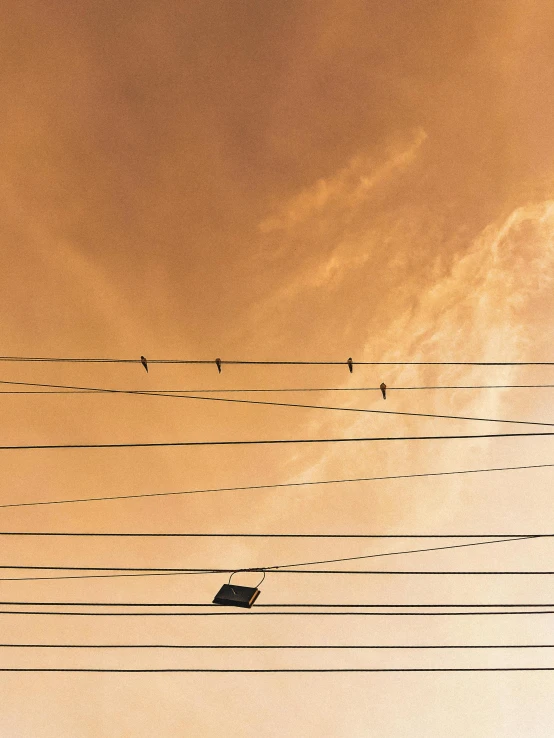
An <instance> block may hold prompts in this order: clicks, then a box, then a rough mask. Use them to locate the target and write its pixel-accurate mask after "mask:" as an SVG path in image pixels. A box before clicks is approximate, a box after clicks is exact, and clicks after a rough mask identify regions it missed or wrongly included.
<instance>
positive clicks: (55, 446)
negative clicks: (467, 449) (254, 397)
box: [0, 431, 554, 451]
mask: <svg viewBox="0 0 554 738" xmlns="http://www.w3.org/2000/svg"><path fill="white" fill-rule="evenodd" d="M538 436H554V431H533V432H531V433H480V434H462V435H440V436H364V437H361V438H278V439H275V438H273V439H267V440H259V439H258V440H255V441H155V442H148V443H140V442H138V443H47V444H46V443H45V444H23V445H10V446H7V445H6V446H0V451H39V450H42V451H44V450H50V451H52V450H60V449H72V450H77V449H81V450H82V449H92V448H95V449H98V448H162V447H163V448H167V447H199V446H268V445H277V444H298V443H300V444H303V443H310V444H315V443H362V442H364V443H365V442H371V441H445V440H467V439H473V438H531V437H538Z"/></svg>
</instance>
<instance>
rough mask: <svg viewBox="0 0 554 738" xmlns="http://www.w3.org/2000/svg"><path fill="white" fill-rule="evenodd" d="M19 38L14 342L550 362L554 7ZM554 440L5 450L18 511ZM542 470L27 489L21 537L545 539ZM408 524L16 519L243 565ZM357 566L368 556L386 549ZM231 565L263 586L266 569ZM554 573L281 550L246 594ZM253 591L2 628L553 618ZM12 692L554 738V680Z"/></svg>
mask: <svg viewBox="0 0 554 738" xmlns="http://www.w3.org/2000/svg"><path fill="white" fill-rule="evenodd" d="M0 28H1V31H0V60H1V64H0V90H1V99H2V104H1V105H0V131H1V133H0V207H1V217H0V238H1V244H2V245H1V249H0V289H1V294H2V297H3V299H2V300H1V301H0V321H1V327H2V340H1V349H0V353H1V354H3V355H5V356H75V357H102V356H104V357H121V358H136V359H138V358H139V356H140V355H141V354H144V355H146V356H147V357H149V358H158V359H164V358H165V359H174V358H183V359H184V358H191V359H215V357H216V356H219V357H221V358H222V359H223V360H225V359H253V360H256V359H257V360H266V359H267V360H271V359H274V360H279V359H284V360H287V359H288V360H304V361H310V360H315V361H317V360H329V361H346V359H347V358H348V357H349V356H352V357H353V358H354V361H356V360H357V361H519V362H524V361H549V360H552V358H553V357H552V351H551V345H552V327H551V326H552V314H553V308H554V292H553V289H552V285H553V266H554V179H553V175H554V137H553V136H552V131H553V130H554V106H553V105H552V99H553V93H554V46H553V43H552V40H553V38H554V6H553V4H552V3H551V2H550V1H549V0H496V1H492V0H466V1H465V2H462V3H460V2H455V1H454V0H442V2H431V1H430V0H421V1H417V0H409V1H406V0H387V2H376V1H374V0H365V1H363V2H362V0H358V1H356V0H340V1H339V0H336V1H334V0H320V1H319V2H305V1H304V0H295V2H289V1H288V0H279V1H278V2H273V3H268V2H254V1H252V0H243V1H242V2H238V1H235V0H227V2H200V1H196V0H185V1H184V2H169V1H167V2H164V1H163V0H156V2H153V3H152V2H143V1H142V0H135V2H133V3H123V2H118V3H115V2H107V1H104V0H96V1H95V2H91V1H90V0H82V1H81V2H67V1H65V0H50V1H48V2H46V1H45V0H40V2H39V1H38V0H35V1H33V0H30V1H29V2H25V3H21V2H15V1H14V0H5V2H4V3H3V4H2V7H1V9H0ZM0 379H1V380H3V381H9V380H13V381H29V382H39V383H40V382H43V383H55V384H69V385H71V384H76V385H80V386H92V387H114V388H115V387H119V388H125V389H214V388H220V387H221V388H222V389H233V388H234V389H236V388H243V387H250V388H272V387H273V388H284V387H289V388H293V387H377V386H378V385H379V383H380V382H381V381H383V380H384V381H385V382H386V383H387V385H389V387H390V388H394V387H395V386H408V385H465V384H539V383H544V384H552V383H553V381H552V369H551V368H546V369H540V368H536V367H535V368H519V369H517V368H513V367H512V368H481V369H470V368H463V367H421V368H418V367H406V368H402V367H359V366H355V367H354V372H353V374H352V375H350V374H349V372H348V369H347V367H346V365H345V366H340V367H298V366H290V367H263V366H254V367H238V366H229V365H224V368H223V373H222V374H221V375H219V374H218V373H217V369H216V366H215V364H213V365H202V366H167V365H165V366H162V365H152V366H151V367H150V372H149V373H148V374H146V373H145V372H144V370H143V369H142V367H141V366H140V364H136V365H135V364H116V365H111V364H90V365H87V364H14V363H2V364H0ZM0 389H3V390H6V389H7V390H12V391H13V389H15V387H9V386H7V385H3V386H1V387H0ZM241 396H242V395H241ZM245 397H251V398H253V399H262V396H261V395H259V394H256V395H245ZM263 397H265V396H263ZM268 398H269V399H277V400H280V401H292V402H310V403H315V404H329V405H343V406H350V407H360V408H368V409H377V410H382V409H387V410H399V411H404V412H422V413H441V414H462V415H479V416H484V417H497V418H513V419H522V420H536V421H543V422H554V419H553V418H552V414H551V413H550V412H549V408H550V407H551V405H552V402H551V398H552V390H551V389H542V390H532V389H511V390H479V391H476V390H428V391H418V392H416V391H412V392H408V391H400V390H399V391H397V392H395V391H394V389H390V391H389V393H388V398H387V401H386V404H385V403H384V402H383V400H382V398H381V395H380V393H379V391H373V392H358V393H346V392H336V393H331V392H322V393H309V394H300V393H298V394H292V393H291V394H281V393H280V394H278V395H271V396H268ZM0 402H1V403H2V414H1V418H2V421H1V439H2V440H1V443H2V445H7V444H30V443H35V444H41V443H42V444H48V443H79V442H80V443H102V442H108V443H109V442H113V443H115V442H121V443H125V442H155V441H182V440H230V439H245V440H253V439H261V438H266V439H270V438H310V437H321V438H324V437H330V436H333V437H348V436H359V435H405V434H408V435H438V434H442V433H444V434H459V433H472V434H473V433H494V432H509V431H510V430H513V429H514V428H515V430H516V431H517V430H520V431H525V430H527V429H528V430H533V428H532V427H529V428H526V426H521V427H518V426H509V425H506V426H504V425H499V424H496V423H494V424H493V423H479V422H470V421H461V420H460V421H454V420H444V419H423V418H422V419H414V418H405V417H403V416H394V415H392V416H387V415H381V416H380V415H363V414H359V415H357V414H354V413H340V412H333V411H325V410H313V409H311V410H308V409H292V408H269V407H263V406H260V407H257V406H244V405H243V406H241V405H234V404H229V405H227V404H225V403H218V402H202V401H195V400H187V399H170V398H162V397H160V398H155V397H140V396H124V395H121V396H108V395H100V396H98V395H79V394H54V395H52V396H51V397H48V396H45V395H42V394H41V395H36V396H33V397H31V396H28V395H17V394H2V395H1V400H0ZM536 430H541V428H536ZM546 430H547V429H546ZM551 447H552V441H551V440H550V439H549V438H548V437H546V438H543V439H541V438H531V439H491V440H477V441H470V440H458V441H455V440H450V441H412V442H401V441H396V442H392V443H379V444H377V443H374V444H337V445H335V446H331V445H321V446H317V445H314V446H305V447H304V446H300V445H299V446H267V447H264V446H259V447H256V446H254V447H231V448H219V449H217V448H209V447H208V448H162V449H120V450H88V451H87V450H82V451H67V450H66V451H63V450H60V451H0V454H1V457H0V459H1V464H2V474H1V490H2V491H1V502H2V503H3V504H6V503H10V502H22V501H34V500H51V499H68V498H76V497H100V496H103V495H118V494H122V495H124V494H138V493H149V492H150V493H152V492H163V491H178V490H193V489H204V488H212V487H233V486H240V485H255V484H272V483H285V482H288V481H318V480H325V479H341V478H350V477H360V476H363V477H371V476H383V475H393V474H412V473H424V472H436V471H450V470H457V469H471V468H484V467H496V466H511V465H524V464H541V463H551V462H553V459H552V455H551V451H550V449H551ZM551 479H552V474H551V470H549V469H541V470H530V471H514V472H498V473H491V474H481V475H477V474H476V475H465V476H458V477H456V476H453V477H437V478H434V479H433V478H423V479H410V480H397V481H380V482H368V483H360V484H342V485H327V486H323V487H317V486H314V487H297V488H294V487H291V488H282V489H278V490H267V491H263V490H261V491H255V490H254V491H248V492H221V493H210V494H201V495H200V494H199V495H191V496H183V497H178V496H177V497H154V498H152V499H150V500H148V499H146V500H144V499H143V500H127V501H118V502H97V503H81V504H75V505H60V506H52V507H46V506H45V507H28V508H11V509H10V508H4V509H3V510H0V518H1V521H2V522H1V524H0V529H1V530H14V531H17V530H19V531H23V530H36V531H39V530H74V531H84V530H88V531H95V530H96V531H98V530H105V531H116V532H117V531H135V532H137V531H138V532H140V531H160V532H163V531H166V532H167V531H175V532H187V531H189V532H200V531H205V532H261V533H264V532H267V533H271V532H273V533H279V532H311V533H333V532H334V533H496V532H499V533H508V534H509V533H521V532H523V533H533V532H543V533H547V532H549V533H551V532H552V531H553V530H554V520H552V513H551V497H550V495H551V488H552V484H551ZM406 543H408V545H406ZM424 543H425V542H424ZM412 544H413V541H408V542H406V541H394V540H393V541H381V542H379V541H367V542H363V541H345V542H341V541H325V540H306V541H302V540H300V541H294V540H289V541H287V540H279V539H272V540H266V541H263V540H255V539H250V540H239V539H232V540H222V539H219V540H218V539H212V540H210V539H206V540H203V541H195V540H194V539H183V540H179V539H168V540H148V539H145V540H138V539H129V540H125V539H123V540H115V539H106V540H102V539H98V540H95V539H90V540H89V539H83V540H79V539H44V540H41V539H24V538H22V539H16V538H6V539H3V540H2V547H3V553H2V556H1V559H0V563H2V564H10V563H13V564H22V565H23V564H28V565H48V564H50V565H56V564H57V565H68V566H70V565H83V566H102V565H105V566H140V565H144V566H176V567H179V566H192V567H194V566H215V567H220V566H221V567H225V568H226V567H234V566H236V567H249V566H262V565H271V564H278V563H281V562H288V561H291V562H292V561H303V560H312V559H319V558H324V559H326V558H335V557H340V556H355V555H362V554H365V553H373V552H379V551H392V550H402V548H405V547H408V548H410V547H412ZM421 545H422V547H423V545H424V544H421ZM553 545H554V544H553V543H550V542H549V540H548V539H546V540H542V541H529V542H520V543H506V544H498V545H494V546H486V547H476V548H473V549H458V550H454V551H449V552H437V553H425V554H414V555H411V556H403V557H390V558H385V559H380V560H378V565H377V564H376V565H375V568H380V569H384V568H390V569H391V570H393V569H402V568H404V569H416V568H422V569H441V568H442V569H452V570H455V569H471V568H475V569H479V568H481V569H495V568H499V569H503V568H505V569H518V568H519V569H533V568H535V569H552V566H551V564H550V562H551V560H552V553H553ZM369 562H370V563H369V564H368V562H365V563H364V562H361V566H360V568H372V567H373V563H374V562H373V563H372V560H369ZM7 576H15V574H14V573H13V572H8V573H7ZM22 576H23V575H22ZM361 580H363V581H361ZM223 581H224V576H202V577H159V578H144V579H141V578H137V579H113V580H94V579H93V580H82V581H77V582H67V581H64V582H53V581H47V582H43V584H42V585H40V583H38V582H19V583H12V584H8V583H6V582H3V583H2V595H3V596H2V598H1V599H2V600H5V601H16V600H18V601H48V600H56V601H82V602H90V601H113V602H117V601H121V602H125V601H139V602H140V601H143V602H156V601H157V602H164V601H165V602H171V601H173V602H178V601H183V602H206V603H209V602H211V600H212V598H213V595H214V594H215V592H216V591H217V589H218V588H219V586H220V585H221V584H222V583H223ZM237 581H238V578H237ZM243 583H250V581H249V577H247V576H246V575H245V576H244V582H243ZM252 583H253V584H254V583H255V581H253V582H252ZM553 597H554V588H553V586H552V584H551V582H550V578H548V577H529V578H527V577H517V578H514V577H498V578H492V577H491V578H488V577H468V578H466V577H444V578H442V577H437V578H435V577H384V576H382V577H340V578H339V577H337V578H328V577H324V576H312V577H308V576H306V577H301V576H295V577H293V576H285V575H277V574H273V575H271V574H268V576H267V577H266V580H265V582H264V584H263V587H262V595H261V597H260V600H259V602H260V603H262V602H263V603H283V602H314V603H316V602H322V603H331V602H337V603H345V602H352V603H360V602H364V603H370V602H373V603H407V602H413V603H423V602H428V603H432V602H443V603H446V602H451V603H463V602H505V603H512V602H552V601H554V600H553ZM258 611H260V610H258ZM250 614H251V613H242V615H243V620H241V621H239V618H238V617H233V618H206V619H202V618H183V619H179V618H154V617H153V618H103V617H102V618H101V617H99V618H77V617H76V618H70V617H54V616H44V617H39V616H16V615H13V616H7V615H5V616H3V617H2V636H1V638H0V640H1V641H2V642H3V643H41V642H42V643H64V642H65V643H69V642H75V643H77V642H79V643H141V642H142V643H179V644H187V643H189V644H202V643H205V644H208V643H221V644H225V643H228V644H231V643H235V644H237V643H243V644H264V643H265V644H295V643H296V644H299V643H305V644H308V643H314V644H316V643H328V644H333V643H334V644H339V643H342V644H441V643H442V644H446V643H450V644H479V643H481V644H492V643H498V644H501V643H549V642H554V641H553V638H552V634H553V629H552V620H551V616H547V615H545V616H529V617H523V616H521V617H520V616H513V617H508V616H505V617H480V618H477V617H466V618H464V617H444V618H438V617H437V618H424V617H413V618H409V617H389V618H385V617H383V618H381V617H352V618H345V617H338V618H329V617H325V618H301V617H298V618H296V617H275V618H273V617H271V618H269V617H256V616H253V617H249V615H250ZM1 660H2V665H4V666H28V667H38V666H68V667H69V666H82V667H87V666H88V667H98V668H102V667H104V668H107V667H119V668H133V667H134V668H140V667H145V668H148V667H151V668H163V667H175V668H179V667H182V668H193V667H203V668H208V667H214V668H222V667H226V666H229V667H231V666H234V667H244V668H256V667H259V668H271V667H283V668H287V667H288V668H294V667H296V668H301V667H305V668H310V667H313V668H316V667H337V668H339V667H344V668H346V667H355V666H358V667H368V668H370V667H383V668H386V667H389V668H390V667H394V666H407V667H417V666H422V667H423V666H429V667H433V666H495V665H498V666H511V665H524V666H539V665H549V664H552V659H551V657H550V656H549V654H548V651H546V650H543V651H540V650H537V651H534V650H526V651H522V652H517V651H515V652H506V651H498V650H497V651H467V652H464V651H450V652H449V651H431V652H410V651H398V652H395V651H359V652H355V651H339V652H329V651H321V652H293V651H288V652H287V651H282V652H271V651H259V652H256V651H245V652H237V651H235V652H219V651H218V652H202V651H181V652H144V651H141V652H133V651H121V652H119V651H116V652H108V653H103V652H93V651H91V652H87V651H83V652H75V653H74V652H69V651H65V652H64V651H61V652H45V651H43V652H41V651H39V650H30V649H25V650H20V651H19V650H18V651H16V650H15V649H2V654H1ZM1 683H2V694H3V698H2V706H1V708H0V733H1V734H2V735H3V736H9V738H20V737H21V738H23V737H25V738H26V737H27V736H31V735H32V736H36V738H54V737H55V738H62V737H65V736H67V737H68V738H69V737H71V738H73V737H74V736H83V738H89V737H90V738H92V737H93V736H109V737H110V738H124V737H131V736H132V737H133V738H142V737H144V738H146V737H148V738H149V737H150V736H152V734H154V733H157V734H158V735H161V736H173V735H175V736H181V735H205V736H215V735H220V733H221V729H222V726H223V725H225V732H226V733H227V735H229V736H237V738H238V736H240V737H241V738H242V737H243V736H244V737H249V736H255V735H263V736H282V735H289V734H291V735H292V734H298V735H302V736H314V737H315V736H323V735H333V736H345V737H346V736H349V737H351V736H356V737H360V738H362V737H365V736H368V735H373V734H375V735H377V734H378V735H380V736H383V738H397V737H400V736H407V735H410V736H414V737H416V738H424V737H425V738H427V737H428V736H433V735H437V736H438V735H443V734H444V733H445V732H446V731H448V733H449V734H450V735H451V736H452V738H457V737H458V736H459V737H461V736H464V737H465V736H483V735H487V736H513V737H514V738H516V737H517V738H520V737H521V736H533V737H534V738H536V737H537V736H549V735H550V734H551V725H552V720H553V718H554V710H553V708H552V699H551V695H552V688H553V686H554V685H553V680H552V677H551V676H550V675H549V673H547V672H543V673H541V672H537V673H523V672H522V673H470V674H358V675H337V674H334V675H333V674H331V675H325V674H289V675H287V674H281V675H268V674H266V675H263V674H261V675H240V674H229V675H221V674H219V675H217V674H204V675H201V674H197V675H178V674H173V675H116V674H97V675H94V674H93V675H81V674H67V675H59V674H47V675H45V674H15V673H14V674H4V675H1Z"/></svg>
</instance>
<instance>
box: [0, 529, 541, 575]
mask: <svg viewBox="0 0 554 738" xmlns="http://www.w3.org/2000/svg"><path fill="white" fill-rule="evenodd" d="M535 538H542V536H541V535H540V534H539V535H534V536H519V537H515V538H502V539H499V540H493V541H477V542H473V543H458V544H454V545H449V546H435V547H432V548H417V549H410V550H407V551H386V552H382V553H374V554H365V555H363V556H348V557H345V558H338V559H326V560H324V561H306V562H301V563H294V564H277V565H272V566H258V567H249V568H236V569H228V570H225V571H230V572H236V573H239V572H242V573H246V572H264V571H273V570H277V569H288V568H292V567H297V566H311V565H315V564H330V563H338V562H342V561H361V560H363V559H372V558H377V557H382V556H400V555H404V554H413V553H424V552H428V551H444V550H448V549H452V548H466V547H468V546H486V545H490V544H493V543H510V542H513V541H524V540H530V539H535ZM0 569H14V570H15V569H25V570H29V569H34V570H36V569H40V570H48V571H60V570H62V571H118V572H119V571H125V572H127V571H133V572H135V571H136V572H141V573H143V572H149V571H155V572H162V573H172V572H174V573H179V574H186V573H193V572H195V573H200V572H201V573H213V572H214V570H213V569H208V568H206V569H201V570H194V569H193V570H187V569H183V568H180V569H149V568H148V567H142V568H141V567H94V566H44V565H41V566H22V565H17V566H10V565H2V566H0ZM219 571H222V570H219ZM73 578H77V577H73Z"/></svg>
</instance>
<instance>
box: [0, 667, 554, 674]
mask: <svg viewBox="0 0 554 738" xmlns="http://www.w3.org/2000/svg"><path fill="white" fill-rule="evenodd" d="M0 671H2V672H4V671H12V672H13V671H15V672H31V673H35V674H36V673H52V672H57V673H76V672H77V673H87V674H314V673H317V674H330V673H333V674H336V673H348V674H354V673H372V674H373V673H385V672H395V673H397V672H464V671H554V666H485V667H464V668H454V667H452V668H445V667H441V668H426V669H77V668H59V667H56V668H39V669H33V668H13V667H9V668H5V667H0Z"/></svg>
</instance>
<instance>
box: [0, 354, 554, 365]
mask: <svg viewBox="0 0 554 738" xmlns="http://www.w3.org/2000/svg"><path fill="white" fill-rule="evenodd" d="M0 361H6V362H7V361H11V362H46V363H70V364H140V363H141V360H140V359H113V358H68V357H51V356H0ZM219 362H220V364H221V365H222V366H223V365H224V364H227V365H233V364H234V365H238V364H242V365H249V366H348V364H347V362H346V361H247V360H240V361H239V360H233V361H230V360H227V359H225V360H224V359H219ZM214 363H215V359H148V365H151V364H199V365H202V364H214ZM352 364H353V366H554V361H354V362H352Z"/></svg>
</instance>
